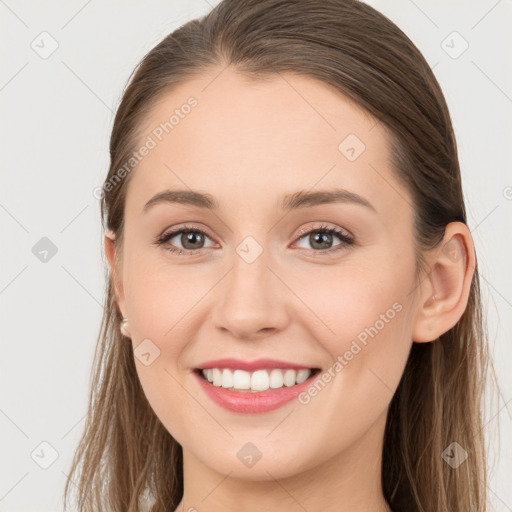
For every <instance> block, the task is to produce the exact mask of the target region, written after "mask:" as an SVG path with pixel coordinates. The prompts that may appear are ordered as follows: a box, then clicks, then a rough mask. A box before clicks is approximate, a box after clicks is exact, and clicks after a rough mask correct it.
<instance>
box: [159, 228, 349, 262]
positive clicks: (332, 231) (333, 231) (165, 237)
mask: <svg viewBox="0 0 512 512" xmlns="http://www.w3.org/2000/svg"><path fill="white" fill-rule="evenodd" d="M184 231H191V232H193V233H201V234H202V235H204V236H207V237H208V238H210V237H209V236H208V234H207V233H205V232H204V231H203V230H201V229H198V228H196V227H194V226H187V225H185V226H181V227H180V228H179V229H176V230H174V231H169V232H168V233H164V234H162V235H160V236H159V237H158V238H157V239H156V241H155V243H156V245H158V246H162V245H164V244H166V243H167V242H168V241H169V240H170V239H172V238H174V237H175V236H176V235H178V234H180V233H182V232H184ZM311 233H322V234H324V233H325V234H329V235H336V236H337V237H338V238H339V239H340V240H341V243H340V244H338V245H336V246H334V247H331V248H330V249H323V250H315V249H308V250H310V251H313V252H314V253H320V254H325V253H329V254H332V253H333V252H336V251H339V250H342V249H344V248H346V247H350V246H352V245H353V244H354V239H353V238H351V237H350V236H348V235H346V234H345V233H343V232H342V231H340V230H339V229H337V228H332V227H329V226H324V225H322V226H320V227H318V228H315V229H309V230H304V231H301V232H300V233H299V235H298V238H297V240H300V239H301V238H304V236H306V235H309V234H311ZM166 250H168V251H170V252H172V253H175V254H177V255H178V256H181V255H192V254H197V253H198V252H199V251H200V250H201V249H197V250H191V249H180V248H176V247H171V246H169V247H166Z"/></svg>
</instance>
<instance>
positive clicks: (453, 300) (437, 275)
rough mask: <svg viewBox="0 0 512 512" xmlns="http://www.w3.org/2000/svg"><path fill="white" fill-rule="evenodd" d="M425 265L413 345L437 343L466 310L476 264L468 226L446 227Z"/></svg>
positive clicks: (452, 223)
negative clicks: (428, 268)
mask: <svg viewBox="0 0 512 512" xmlns="http://www.w3.org/2000/svg"><path fill="white" fill-rule="evenodd" d="M428 264H429V267H430V268H431V271H430V272H429V273H428V275H427V277H426V278H425V279H424V280H423V281H422V283H421V284H420V293H419V302H418V310H417V312H416V317H415V320H414V326H413V333H412V339H413V341H415V342H416V343H426V342H429V341H434V340H436V339H437V338H438V337H439V336H441V335H442V334H444V333H445V332H447V331H449V330H450V329H451V328H452V327H453V326H454V325H455V324H456V323H457V322H458V321H459V320H460V318H461V316H462V314H463V313H464V311H465V309H466V306H467V303H468V297H469V291H470V288H471V281H472V279H473V275H474V272H475V264H476V257H475V249H474V245H473V239H472V238H471V233H470V231H469V229H468V227H467V226H466V225H465V224H463V223H462V222H451V223H450V224H448V225H447V226H446V230H445V234H444V237H443V240H442V242H441V243H440V245H439V247H437V248H436V249H435V250H433V251H432V253H431V255H430V257H428Z"/></svg>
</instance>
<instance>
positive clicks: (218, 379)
mask: <svg viewBox="0 0 512 512" xmlns="http://www.w3.org/2000/svg"><path fill="white" fill-rule="evenodd" d="M213 385H214V386H221V385H222V373H221V371H220V370H219V369H218V368H213Z"/></svg>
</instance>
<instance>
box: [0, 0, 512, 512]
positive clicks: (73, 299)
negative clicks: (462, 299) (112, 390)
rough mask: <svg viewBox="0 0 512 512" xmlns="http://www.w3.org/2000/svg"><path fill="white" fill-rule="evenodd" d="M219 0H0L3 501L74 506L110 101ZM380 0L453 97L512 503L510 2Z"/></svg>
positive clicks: (500, 475) (494, 459)
mask: <svg viewBox="0 0 512 512" xmlns="http://www.w3.org/2000/svg"><path fill="white" fill-rule="evenodd" d="M216 3H217V2H215V1H213V0H208V2H207V1H206V0H194V1H184V0H181V1H178V0H165V1H163V0H162V1H156V0H153V1H149V2H142V1H139V2H135V1H123V2H121V1H120V0H117V1H110V2H104V1H103V2H101V1H99V0H88V1H86V0H73V1H67V2H56V1H46V2H35V1H31V2H21V1H19V0H18V1H16V0H0V34H1V41H2V46H1V48H2V55H1V61H0V62H1V75H0V101H1V117H0V124H1V141H2V148H1V153H0V155H1V187H0V224H1V235H2V246H1V247H2V250H1V252H0V255H1V275H0V304H1V314H2V317H1V323H0V328H1V356H2V357H1V364H2V366H1V371H0V379H1V397H0V428H1V433H2V434H1V442H2V452H1V453H2V456H1V473H0V475H1V476H0V512H27V511H32V512H48V511H58V510H62V502H61V500H62V492H63V486H64V481H65V473H67V472H68V469H69V465H70V462H71V458H72V456H73V452H74V449H75V448H76V444H77V442H78V439H79V435H80V433H81V431H82V428H83V426H84V415H85V412H86V400H87V396H88V392H89V390H88V380H89V374H90V370H91V363H92V356H93V351H94V347H95V343H96V339H97V335H98V330H99V325H100V318H101V313H102V304H103V299H104V297H103V279H104V266H103V265H104V260H103V257H102V245H101V243H102V232H101V224H100V216H99V202H98V200H97V199H95V197H94V196H93V193H92V192H93V190H94V188H95V187H97V186H100V185H101V184H102V181H103V179H104V177H105V176H106V173H107V168H108V163H109V160H108V140H109V135H110V130H111V126H112V121H113V114H114V112H115V110H116V108H117V106H118V104H119V100H120V97H121V94H122V91H123V88H124V87H125V85H126V81H127V80H128V77H129V75H130V73H131V72H132V70H133V68H134V67H135V66H136V65H137V63H138V62H139V61H140V59H141V58H142V57H143V56H144V54H145V53H146V52H147V51H149V50H150V49H151V48H152V47H153V46H154V45H155V44H157V43H158V42H159V41H160V40H161V39H162V38H163V37H164V36H165V35H167V34H168V33H169V32H171V31H172V30H174V29H175V28H177V27H178V26H180V25H182V24H183V23H185V22H186V21H188V20H190V19H192V18H195V17H198V16H200V15H203V14H206V13H207V12H208V11H209V10H210V8H211V6H213V5H215V4H216ZM369 3H371V5H373V6H374V7H375V8H377V9H378V10H380V11H381V12H382V13H384V14H385V15H387V16H388V17H389V18H390V19H391V20H392V21H394V22H395V23H396V24H397V25H398V26H399V27H400V28H401V29H402V30H403V31H404V32H405V33H406V34H407V35H408V36H409V37H410V38H411V39H412V40H413V42H414V43H415V44H416V45H417V46H418V47H419V49H420V50H421V51H422V53H423V54H424V55H425V57H426V59H427V61H428V62H429V64H430V65H431V67H432V69H433V71H434V73H435V75H436V77H437V78H438V80H439V82H440V84H441V87H442V89H443V91H444V94H445V97H446V100H447V102H448V105H449V108H450V111H451V115H452V119H453V123H454V127H455V132H456V136H457V141H458V147H459V152H460V161H461V167H462V175H463V185H464V192H465V197H466V200H467V209H468V217H469V219H468V224H469V226H470V228H471V230H472V234H473V237H474V240H475V244H476V250H477V255H478V258H479V268H480V270H481V275H482V283H483V293H484V297H485V305H486V308H487V318H488V329H489V334H490V343H491V348H492V352H493V357H494V363H495V366H496V371H497V374H498V378H499V380H500V384H501V396H500V398H499V403H495V404H494V406H493V407H494V409H492V410H491V411H490V413H489V415H488V418H487V420H486V421H487V422H486V426H485V432H486V435H487V436H488V438H489V443H490V447H491V450H490V454H489V461H490V464H491V465H492V466H493V467H494V471H493V472H492V473H491V478H490V480H489V489H490V494H491V498H492V502H493V504H494V506H495V510H497V511H500V512H501V511H512V489H511V486H510V483H509V480H508V476H510V474H511V473H512V462H511V461H512V443H511V439H512V436H511V432H512V428H511V426H512V402H511V401H510V400H511V398H512V378H511V373H512V372H511V371H510V366H511V363H512V357H511V352H512V351H511V339H510V332H511V331H512V322H511V317H512V314H511V313H512V272H511V270H510V262H511V261H512V258H511V255H512V247H511V246H512V242H511V234H512V174H511V171H510V169H511V164H512V158H511V157H512V152H511V145H512V136H511V135H512V118H511V114H512V76H511V75H512V73H511V62H512V59H511V57H512V51H511V49H512V31H511V30H510V27H511V26H512V2H511V1H510V0H499V1H497V0H482V1H478V2H474V1H473V2H471V1H467V0H464V1H462V0H461V1H453V0H452V1H442V2H441V1H439V2H433V1H426V0H414V1H413V0H400V1H397V0H392V1H391V0H388V1H385V0H381V1H379V0H373V1H371V2H369ZM466 47H467V48H466ZM498 425H500V426H501V443H500V445H498V444H497V441H498V437H497V436H496V432H497V427H498ZM433 492H435V490H433ZM310 512H314V511H310Z"/></svg>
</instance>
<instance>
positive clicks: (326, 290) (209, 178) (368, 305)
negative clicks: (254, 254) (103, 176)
mask: <svg viewBox="0 0 512 512" xmlns="http://www.w3.org/2000/svg"><path fill="white" fill-rule="evenodd" d="M219 71H220V68H219V69H216V70H213V71H211V72H208V73H204V74H202V75H201V76H199V77H197V78H194V79H193V80H190V81H187V82H186V83H184V84H181V85H180V86H179V87H178V88H176V89H174V90H173V91H172V92H170V93H168V94H167V95H166V96H165V97H164V98H162V99H161V100H160V101H159V102H158V104H157V105H156V106H155V107H154V108H153V110H152V111H151V113H150V114H149V115H148V117H147V120H146V122H145V124H144V126H143V127H142V131H141V133H142V136H141V139H140V140H141V141H143V139H144V138H145V137H146V136H147V135H148V134H150V133H151V130H153V129H154V127H155V126H158V125H159V124H160V123H161V122H162V121H164V120H165V119H167V118H168V117H169V114H168V113H169V112H172V111H173V110H174V109H175V108H179V107H180V106H181V105H183V104H184V103H185V102H186V100H187V98H189V97H190V96H194V97H195V98H196V99H197V101H198V105H197V106H196V107H195V108H194V109H193V110H192V111H191V112H190V114H189V115H188V116H185V118H184V119H181V120H180V123H179V124H178V125H177V126H175V128H174V129H173V130H172V132H170V133H169V134H168V135H166V136H165V138H163V140H162V141H161V142H160V143H159V144H158V145H157V146H156V147H155V148H154V149H152V150H151V151H150V153H149V154H148V155H147V156H146V157H145V158H144V159H143V160H142V161H141V162H140V163H139V164H138V165H137V167H136V168H135V169H134V170H133V171H132V172H133V175H132V176H131V180H132V181H131V183H130V184H129V187H128V191H127V196H126V208H125V212H126V217H125V231H124V239H123V241H122V247H118V248H117V249H116V246H115V244H114V242H113V234H112V233H107V234H106V236H105V252H106V257H107V260H108V264H109V266H110V270H111V272H112V275H113V278H114V283H115V286H116V296H117V300H118V304H119V307H120V309H121V312H122V314H123V316H125V317H127V318H128V319H129V327H128V328H129V335H130V337H131V340H132V344H133V347H134V348H136V347H137V346H138V345H139V344H140V343H141V342H142V340H144V339H146V338H149V339H150V340H151V341H152V343H154V344H155V345H156V346H158V348H159V350H160V356H159V357H157V358H156V359H155V360H154V362H152V364H150V365H149V366H145V365H144V364H142V363H141V361H139V359H137V358H135V362H136V367H137V372H138V376H139V378H140V381H141V384H142V386H143V389H144V392H145V394H146V396H147V398H148V400H149V402H150V404H151V406H152V408H153V409H154V411H155V413H156V415H157V416H158V417H159V419H160V420H161V421H162V423H163V425H164V426H165V427H166V429H167V430H168V431H169V432H170V433H171V434H172V436H173V437H174V438H175V439H176V440H177V441H178V442H179V443H180V444H181V446H182V447H183V454H184V482H185V485H184V489H185V490H184V499H183V501H182V503H181V504H180V506H178V508H177V509H176V511H178V510H194V509H195V510H208V511H209V512H217V511H224V512H225V511H231V510H232V511H235V510H236V511H244V512H252V511H260V510H267V511H270V512H272V511H277V510H279V511H282V510H287V511H303V510H309V511H316V510H323V511H327V512H329V511H334V510H336V511H337V512H340V511H341V512H343V511H351V512H360V511H361V512H362V511H372V512H375V511H387V510H389V508H388V506H387V504H386V502H385V500H384V497H383V495H382V489H381V484H380V481H381V451H382V439H383V433H384V427H385V421H386V413H387V409H388V406H389V402H390V400H391V398H392V395H393V393H394V391H395V389H396V387H397V385H398V383H399V380H400V377H401V375H402V372H403V369H404V366H405V363H406V360H407V356H408V353H409V350H410V348H411V345H412V343H413V340H414V341H415V342H430V341H432V340H435V339H436V338H437V337H438V336H440V335H441V334H442V333H444V332H446V331H447V330H449V329H450V328H451V327H452V326H453V325H455V324H456V322H457V321H458V320H459V318H460V317H461V315H462V313H463V312H464V309H465V307H466V304H467V298H468V294H469V287H470V283H471V278H472V275H473V270H474V248H473V243H472V240H471V235H470V233H469V230H468V229H467V227H466V226H465V225H463V224H461V223H452V224H449V225H448V226H447V229H446V234H445V238H444V240H443V243H442V244H441V245H440V246H439V247H438V248H436V249H434V250H432V251H431V252H429V253H428V254H426V255H425V256H426V259H427V262H428V269H426V270H425V271H424V272H422V274H421V280H420V285H419V286H417V281H416V280H415V272H416V260H415V254H414V248H413V247H414V246H413V242H414V240H413V210H412V208H411V204H412V199H411V197H410V194H409V192H408V191H407V190H406V189H405V188H404V187H403V186H402V185H401V184H400V183H399V182H398V181H397V179H396V178H395V176H394V174H393V171H392V169H391V168H390V166H389V164H388V161H389V152H388V146H387V138H386V132H385V131H384V128H383V126H382V125H381V124H376V122H375V120H374V119H372V118H371V117H370V116H369V115H368V114H367V113H365V112H364V111H362V110H361V109H360V108H358V107H357V106H355V105H354V104H353V103H351V102H350V101H349V100H348V99H347V98H345V97H344V96H342V95H341V94H340V93H338V92H336V91H334V90H333V89H331V88H329V87H328V86H327V85H325V84H323V83H321V82H318V81H315V80H313V79H311V78H308V77H303V76H297V75H291V74H286V75H282V76H279V75H276V77H273V78H269V79H265V80H264V81H262V80H259V81H251V80H249V79H247V78H245V77H243V76H242V75H240V74H238V73H237V72H236V71H235V70H234V69H232V68H228V69H226V70H224V71H223V72H222V73H221V74H220V75H218V73H219ZM217 75H218V76H217ZM215 77H216V78H215ZM212 80H213V81H212ZM350 133H353V134H356V135H357V137H358V138H359V139H360V140H361V141H363V142H364V144H365V146H366V149H365V150H364V152H363V153H362V154H361V155H360V156H359V157H358V158H357V159H356V160H355V161H352V162H351V161H349V160H348V159H347V158H346V157H345V156H344V154H342V153H341V152H340V151H339V149H338V145H339V144H340V142H341V141H343V140H344V139H345V137H346V136H347V135H348V134H350ZM141 143H142V142H141ZM370 164H371V166H373V168H372V167H371V166H370ZM377 171H378V172H377ZM333 187H342V188H344V189H347V190H349V191H351V192H354V193H356V194H359V195H360V196H362V197H364V198H365V199H367V200H368V201H369V202H370V203H371V204H372V205H373V207H374V209H375V211H372V210H371V209H369V208H366V207H364V206H361V205H358V204H354V203H335V204H324V205H317V206H313V207H309V208H302V209H299V210H296V211H290V212H288V213H286V212H284V211H283V210H281V209H279V201H280V200H281V198H282V197H283V196H284V195H286V194H292V193H294V192H296V191H298V190H310V189H312V190H320V189H322V190H329V189H332V188H333ZM177 188H179V189H192V190H197V191H201V192H207V193H209V194H211V195H212V196H213V197H215V198H216V199H217V200H218V201H219V203H220V205H221V208H220V209H219V211H217V212H212V211H208V210H204V209H201V208H198V207H195V206H190V205H188V206H187V205H181V204H171V203H168V204H158V205H155V206H154V207H152V208H150V209H149V210H148V211H147V212H145V213H142V209H143V207H144V205H145V203H146V202H147V201H148V200H149V199H150V198H151V197H153V196H154V195H155V194H157V193H158V192H161V191H163V190H165V189H177ZM183 223H187V224H192V225H193V226H194V227H197V228H198V229H201V230H203V231H205V232H206V233H207V237H206V238H205V239H204V243H203V245H201V243H200V242H199V243H197V242H196V245H193V244H192V245H188V246H184V245H182V243H183V239H182V238H181V235H177V236H175V237H174V238H173V239H172V242H171V241H169V242H167V247H169V246H170V245H171V243H174V245H175V246H176V247H178V248H181V249H183V248H190V247H192V249H190V250H192V251H196V253H195V254H194V255H176V254H173V253H171V252H169V250H167V249H166V246H165V245H164V246H158V245H156V244H155V243H154V241H155V239H156V238H157V237H158V236H160V235H161V234H163V233H164V232H169V231H170V228H174V227H176V228H178V227H181V226H182V224H183ZM322 224H325V225H327V226H329V227H337V228H339V229H341V230H342V231H343V232H345V233H346V232H348V233H350V234H351V235H353V237H354V240H355V243H354V244H353V245H352V246H345V247H343V248H342V249H341V250H339V251H337V252H331V255H329V254H328V253H327V250H328V249H329V248H331V247H333V248H338V247H337V246H338V244H340V240H339V239H338V238H337V236H336V235H332V239H331V241H329V240H328V241H327V242H326V243H325V244H324V245H323V246H322V247H325V249H324V250H323V251H322V249H321V248H320V249H319V248H315V246H314V245H312V243H311V239H310V237H309V235H308V234H306V235H303V234H302V235H301V234H300V233H299V229H301V228H303V229H305V230H306V231H304V232H305V233H308V232H309V231H314V230H315V229H318V228H319V226H320V225H322ZM315 233H316V232H314V233H312V234H313V235H314V234H315ZM247 236H252V237H253V238H254V239H255V240H256V241H257V243H258V244H259V245H260V246H261V248H262V249H263V252H262V254H261V255H260V256H259V257H258V258H257V259H256V260H255V261H254V262H252V263H247V261H245V260H244V259H243V258H242V257H241V256H239V254H238V253H237V252H236V248H237V247H238V246H239V245H240V244H241V242H242V241H243V240H244V238H245V237H247ZM448 243H449V244H450V245H449V247H451V248H452V252H451V253H450V252H448V251H443V250H442V248H443V246H444V245H445V244H448ZM185 244H186V239H185ZM194 247H198V249H194ZM201 247H202V248H201ZM322 253H323V254H322ZM450 254H451V255H452V256H453V254H456V255H457V257H455V258H454V257H450ZM433 295H435V296H436V299H435V300H432V296H433ZM397 302H398V303H399V304H400V305H401V307H402V309H401V311H400V312H399V313H397V314H396V315H395V316H394V318H393V319H392V320H390V321H389V322H387V323H386V324H385V327H384V328H382V329H380V330H379V332H378V334H377V335H376V336H374V337H373V338H369V341H368V343H367V345H366V346H364V348H363V349H362V350H361V351H360V352H359V353H358V354H357V355H355V356H354V357H353V358H352V359H351V360H350V361H349V362H348V364H346V366H344V367H343V369H342V371H339V372H338V373H337V374H336V377H335V378H333V379H332V380H331V382H330V383H329V384H328V385H326V386H325V388H324V389H322V390H321V392H319V393H318V394H317V396H315V397H313V398H311V401H310V402H309V403H308V404H306V405H303V404H300V403H299V402H298V401H296V400H294V401H292V402H290V403H288V404H286V405H285V406H283V407H281V408H279V409H277V410H275V411H271V412H266V413H263V414H242V413H234V412H230V411H227V410H225V409H223V408H222V407H220V406H219V405H217V404H216V403H214V402H212V401H211V400H210V399H209V398H208V397H207V396H206V395H205V394H204V392H203V391H202V389H201V388H200V387H199V384H198V382H197V381H196V378H195V376H194V375H193V374H192V370H193V369H194V368H196V367H199V366H200V365H201V362H205V361H207V360H211V359H217V358H222V357H234V358H240V359H244V360H248V361H251V360H254V359H259V358H260V357H269V358H276V359H283V360H286V361H290V362H295V363H301V364H305V365H307V366H309V367H319V368H322V369H323V370H327V369H328V368H329V367H331V365H332V363H333V361H335V360H336V358H337V357H338V356H339V355H342V356H343V354H344V353H345V352H346V351H347V350H348V349H349V348H350V346H351V343H352V341H353V340H354V339H356V337H357V336H358V334H360V333H361V332H362V331H364V329H365V327H368V326H371V325H374V324H375V322H376V321H377V320H378V319H379V318H381V317H380V315H382V314H385V312H386V311H387V310H389V309H390V308H392V305H393V304H394V303H397ZM127 342H129V341H127ZM248 442H251V443H253V444H254V445H255V446H256V447H257V448H258V450H259V451H260V452H261V453H262V457H261V459H260V460H259V461H258V462H257V463H256V464H255V465H254V466H252V467H251V468H249V467H246V466H245V465H244V464H242V463H241V461H240V460H239V459H238V457H237V452H238V451H239V450H240V449H241V448H242V447H243V446H244V445H245V444H246V443H248ZM192 507H193V508H192Z"/></svg>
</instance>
